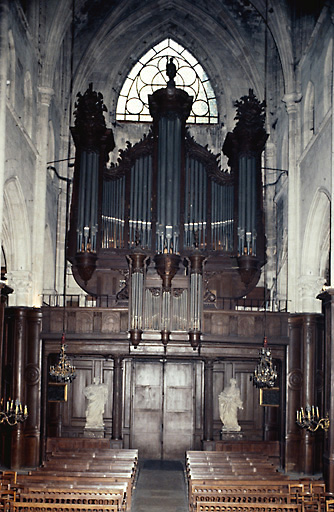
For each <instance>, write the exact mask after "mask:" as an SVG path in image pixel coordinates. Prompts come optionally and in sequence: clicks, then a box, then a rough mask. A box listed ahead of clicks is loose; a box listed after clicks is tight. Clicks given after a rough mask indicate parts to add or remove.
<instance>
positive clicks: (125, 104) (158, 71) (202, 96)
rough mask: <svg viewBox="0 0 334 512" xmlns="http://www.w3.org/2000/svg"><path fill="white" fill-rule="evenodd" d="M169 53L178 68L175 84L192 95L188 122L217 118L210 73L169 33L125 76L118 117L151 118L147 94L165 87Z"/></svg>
mask: <svg viewBox="0 0 334 512" xmlns="http://www.w3.org/2000/svg"><path fill="white" fill-rule="evenodd" d="M170 57H172V58H173V62H174V64H175V65H176V68H177V74H176V77H175V84H176V86H177V87H180V88H181V89H183V90H185V91H186V92H187V93H188V94H189V95H190V96H192V97H193V105H192V110H191V113H190V116H189V118H188V120H187V122H189V123H208V124H215V123H217V122H218V110H217V100H216V96H215V93H214V90H213V87H212V85H211V83H210V80H209V77H208V75H207V74H206V72H205V71H204V69H203V67H202V66H201V64H200V63H199V62H198V61H197V59H196V58H195V57H194V56H193V55H192V54H191V53H190V52H189V51H188V50H187V49H185V48H184V47H183V46H181V45H180V44H179V43H177V42H175V41H174V40H173V39H171V38H169V37H168V38H166V39H164V40H163V41H161V42H160V43H158V44H156V45H155V46H153V48H151V49H150V50H148V51H147V52H146V53H145V54H144V55H143V56H142V57H141V58H140V59H139V60H138V62H136V64H135V65H134V66H133V68H132V69H131V71H130V73H129V74H128V76H127V77H126V79H125V81H124V83H123V87H122V89H121V91H120V94H119V98H118V102H117V107H116V119H117V120H118V121H121V120H124V121H149V122H151V120H152V118H151V116H150V113H149V108H148V95H150V94H152V93H153V92H154V91H156V90H157V89H160V88H162V87H166V84H167V81H168V77H167V76H166V64H167V61H168V59H169V58H170Z"/></svg>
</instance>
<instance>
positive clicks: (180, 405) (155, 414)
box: [131, 360, 197, 460]
mask: <svg viewBox="0 0 334 512" xmlns="http://www.w3.org/2000/svg"><path fill="white" fill-rule="evenodd" d="M196 366H197V364H196V363H194V362H182V361H177V362H169V361H168V362H166V361H164V360H163V361H161V360H160V361H156V362H152V361H150V362H146V361H138V360H137V361H136V362H135V363H134V365H133V373H132V407H131V445H132V446H134V447H136V448H138V449H139V454H140V456H141V457H142V458H150V459H170V460H173V459H183V458H184V453H185V451H186V450H191V449H193V447H194V432H195V422H196V420H195V413H196V396H195V395H196V387H197V385H196V380H197V368H196Z"/></svg>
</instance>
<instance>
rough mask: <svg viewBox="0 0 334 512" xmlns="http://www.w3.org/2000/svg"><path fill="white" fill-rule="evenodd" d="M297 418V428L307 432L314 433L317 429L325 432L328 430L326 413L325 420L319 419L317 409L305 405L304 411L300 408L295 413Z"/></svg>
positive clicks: (328, 422)
mask: <svg viewBox="0 0 334 512" xmlns="http://www.w3.org/2000/svg"><path fill="white" fill-rule="evenodd" d="M296 415H297V418H296V423H297V425H298V427H301V428H306V429H307V430H310V431H311V432H315V431H316V430H318V428H319V427H320V428H322V429H323V430H324V431H325V432H327V430H328V429H329V424H330V421H329V417H328V413H327V414H326V417H325V418H320V415H319V408H318V407H314V405H312V406H311V407H310V406H309V405H307V406H306V407H305V411H304V409H303V407H301V408H300V409H299V410H298V411H297V412H296Z"/></svg>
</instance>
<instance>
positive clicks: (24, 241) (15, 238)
mask: <svg viewBox="0 0 334 512" xmlns="http://www.w3.org/2000/svg"><path fill="white" fill-rule="evenodd" d="M3 247H4V252H5V254H6V260H7V270H8V271H16V270H27V271H30V270H31V237H30V226H29V221H28V213H27V208H26V204H25V199H24V194H23V190H22V187H21V184H20V181H19V179H18V177H17V176H13V177H12V178H10V179H9V180H7V181H6V183H5V186H4V214H3Z"/></svg>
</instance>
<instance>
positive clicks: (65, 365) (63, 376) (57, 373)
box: [49, 333, 76, 382]
mask: <svg viewBox="0 0 334 512" xmlns="http://www.w3.org/2000/svg"><path fill="white" fill-rule="evenodd" d="M66 347H67V345H65V334H64V333H63V335H62V337H61V347H60V353H59V361H58V363H57V364H56V365H55V366H50V372H49V373H50V376H51V377H52V378H53V379H54V380H55V381H56V382H72V380H74V379H75V377H76V370H75V367H74V366H72V365H71V363H70V361H69V359H68V358H67V355H66V352H65V351H66Z"/></svg>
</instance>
